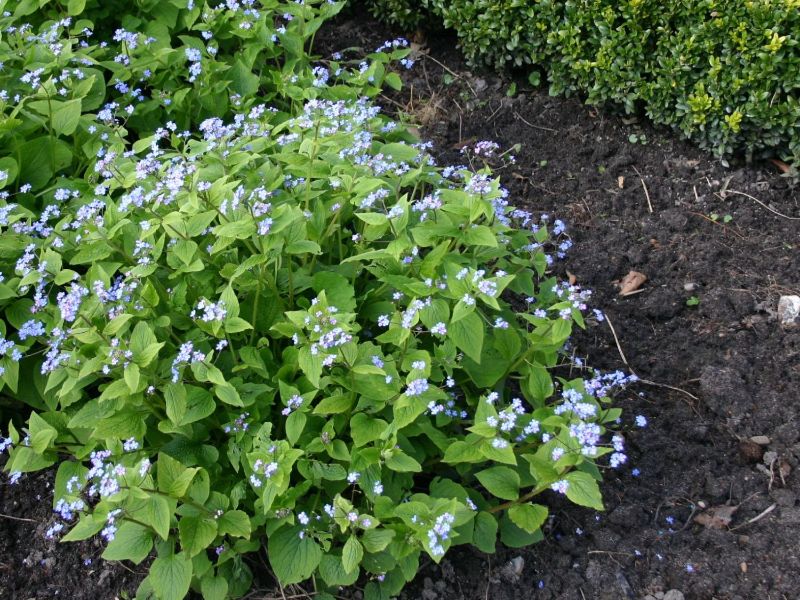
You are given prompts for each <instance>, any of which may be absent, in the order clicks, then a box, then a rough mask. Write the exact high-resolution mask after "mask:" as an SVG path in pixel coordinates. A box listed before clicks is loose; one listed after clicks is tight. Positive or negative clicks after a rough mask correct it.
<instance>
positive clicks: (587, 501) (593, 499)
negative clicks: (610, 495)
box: [564, 471, 605, 510]
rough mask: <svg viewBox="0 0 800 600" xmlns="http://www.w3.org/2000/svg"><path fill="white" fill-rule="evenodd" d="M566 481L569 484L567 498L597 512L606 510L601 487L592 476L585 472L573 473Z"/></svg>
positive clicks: (569, 474)
mask: <svg viewBox="0 0 800 600" xmlns="http://www.w3.org/2000/svg"><path fill="white" fill-rule="evenodd" d="M564 479H566V480H567V481H568V482H569V486H568V487H567V498H569V499H570V500H571V501H572V502H574V503H575V504H579V505H581V506H587V507H589V508H594V509H596V510H605V508H604V507H603V496H602V494H601V493H600V486H599V485H597V481H595V480H594V478H593V477H592V476H591V475H589V474H588V473H584V472H583V471H572V472H571V473H568V474H567V476H566V477H565V478H564Z"/></svg>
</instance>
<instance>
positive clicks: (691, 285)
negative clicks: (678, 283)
mask: <svg viewBox="0 0 800 600" xmlns="http://www.w3.org/2000/svg"><path fill="white" fill-rule="evenodd" d="M683 289H684V290H686V291H687V292H693V291H695V290H696V289H697V284H696V283H694V282H692V281H688V282H686V283H684V284H683Z"/></svg>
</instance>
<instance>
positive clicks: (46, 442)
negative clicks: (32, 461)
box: [28, 412, 58, 454]
mask: <svg viewBox="0 0 800 600" xmlns="http://www.w3.org/2000/svg"><path fill="white" fill-rule="evenodd" d="M28 428H29V430H30V434H31V440H30V447H31V449H32V450H33V451H34V452H36V453H37V454H42V453H43V452H44V451H45V450H47V449H48V448H49V447H50V444H52V443H53V442H54V441H55V439H56V438H57V437H58V430H57V429H56V428H55V427H53V426H52V425H50V423H48V422H47V421H45V420H44V419H43V418H42V417H40V416H39V415H37V414H36V413H35V412H33V413H31V416H30V419H29V420H28Z"/></svg>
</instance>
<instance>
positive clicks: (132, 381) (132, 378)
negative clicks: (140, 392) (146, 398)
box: [124, 363, 140, 393]
mask: <svg viewBox="0 0 800 600" xmlns="http://www.w3.org/2000/svg"><path fill="white" fill-rule="evenodd" d="M139 375H140V372H139V365H137V364H136V363H131V364H129V365H128V366H127V367H125V369H124V377H125V383H126V384H127V386H128V389H129V390H130V391H131V393H134V392H136V390H137V389H139Z"/></svg>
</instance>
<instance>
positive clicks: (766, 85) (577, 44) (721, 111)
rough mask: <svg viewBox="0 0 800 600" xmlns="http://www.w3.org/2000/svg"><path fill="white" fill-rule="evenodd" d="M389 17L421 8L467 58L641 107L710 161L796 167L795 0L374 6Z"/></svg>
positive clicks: (431, 0)
mask: <svg viewBox="0 0 800 600" xmlns="http://www.w3.org/2000/svg"><path fill="white" fill-rule="evenodd" d="M373 4H376V5H378V6H381V7H382V8H381V9H380V12H382V13H385V12H391V14H392V19H393V20H395V21H396V20H402V19H403V16H404V15H405V14H407V13H409V12H410V13H411V14H413V13H414V8H415V7H416V9H417V11H419V10H422V7H423V6H424V7H426V8H428V9H430V10H432V11H433V13H434V14H437V15H439V16H440V18H442V19H443V21H444V24H445V25H446V26H447V27H451V28H453V29H455V31H456V32H457V33H458V36H459V39H460V46H461V48H462V50H463V51H464V53H465V55H466V56H467V57H468V58H469V59H470V60H472V61H474V62H484V63H486V64H489V65H491V66H494V67H496V68H501V67H504V66H507V65H517V66H520V65H525V64H530V63H535V64H538V65H541V66H543V67H544V68H545V69H546V70H547V72H548V77H549V80H550V91H551V93H553V94H574V93H580V94H582V95H585V96H586V99H587V102H589V103H592V104H600V103H605V102H611V103H615V104H618V105H620V106H622V107H623V108H624V110H625V111H626V112H629V113H630V112H634V111H635V110H638V109H640V108H641V109H643V110H644V111H645V113H646V114H647V116H648V117H650V118H651V119H652V120H653V121H654V122H655V123H659V124H665V125H669V126H671V127H673V128H675V129H676V130H678V131H679V132H680V133H681V134H682V135H684V136H686V137H689V138H691V139H692V140H694V141H695V142H696V143H697V144H698V145H700V146H701V147H703V148H706V149H709V150H711V151H713V152H714V153H715V154H717V155H719V156H724V155H729V154H730V153H732V152H740V151H743V152H745V153H746V154H747V155H748V156H752V155H754V154H762V153H767V154H768V153H772V152H777V153H779V154H780V155H782V156H784V157H785V158H787V160H789V161H790V162H794V163H797V162H799V161H800V134H798V123H800V39H798V32H799V31H800V10H798V9H800V3H798V2H797V0H766V1H764V2H752V1H750V0H733V1H730V2H724V3H723V2H718V1H716V0H692V1H691V2H667V3H664V2H656V1H655V0H626V1H624V2H615V1H611V0H568V1H566V2H559V1H554V0H504V1H501V2H496V1H494V0H422V2H412V1H411V0H407V1H405V2H399V1H398V0H392V2H391V3H387V2H385V1H384V0H373Z"/></svg>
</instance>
